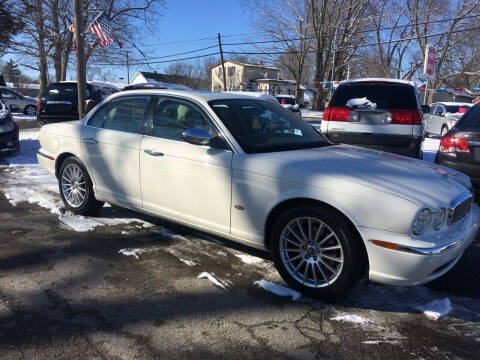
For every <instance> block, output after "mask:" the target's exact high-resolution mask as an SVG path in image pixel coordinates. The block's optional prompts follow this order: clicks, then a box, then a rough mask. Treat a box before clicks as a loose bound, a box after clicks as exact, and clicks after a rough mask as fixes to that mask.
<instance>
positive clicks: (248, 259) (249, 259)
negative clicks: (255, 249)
mask: <svg viewBox="0 0 480 360" xmlns="http://www.w3.org/2000/svg"><path fill="white" fill-rule="evenodd" d="M234 255H235V256H236V257H237V258H239V259H240V260H242V261H243V262H244V263H245V264H247V265H255V264H261V263H262V262H263V259H261V258H259V257H256V256H253V255H248V254H234Z"/></svg>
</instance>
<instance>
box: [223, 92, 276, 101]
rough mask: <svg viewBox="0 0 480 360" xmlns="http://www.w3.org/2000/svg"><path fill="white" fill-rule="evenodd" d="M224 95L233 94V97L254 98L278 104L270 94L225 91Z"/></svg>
mask: <svg viewBox="0 0 480 360" xmlns="http://www.w3.org/2000/svg"><path fill="white" fill-rule="evenodd" d="M225 93H227V94H233V95H242V96H252V97H256V98H260V99H264V100H270V101H273V102H278V101H277V99H276V98H275V96H273V95H270V94H265V93H262V92H257V91H226V92H225Z"/></svg>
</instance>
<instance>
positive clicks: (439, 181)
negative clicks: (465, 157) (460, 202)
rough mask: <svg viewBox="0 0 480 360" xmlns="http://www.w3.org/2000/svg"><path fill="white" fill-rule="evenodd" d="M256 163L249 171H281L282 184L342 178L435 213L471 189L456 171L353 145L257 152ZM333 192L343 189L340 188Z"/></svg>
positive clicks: (322, 182) (316, 182) (466, 179)
mask: <svg viewBox="0 0 480 360" xmlns="http://www.w3.org/2000/svg"><path fill="white" fill-rule="evenodd" d="M252 160H253V162H254V163H252V164H249V165H248V168H255V169H265V171H266V173H265V174H266V175H267V174H272V173H274V174H275V173H277V174H279V175H278V177H279V178H281V179H282V180H286V181H293V182H297V183H305V184H308V185H310V186H321V184H332V183H333V184H334V183H335V180H334V178H337V179H342V180H343V181H347V182H352V183H357V184H360V185H363V186H367V187H370V188H373V189H377V190H379V191H383V192H387V193H390V194H393V195H396V196H400V197H402V198H404V199H407V200H410V201H412V202H415V203H417V204H418V205H420V206H427V207H430V208H432V209H437V208H439V207H440V206H445V205H449V204H450V202H451V201H452V200H453V199H454V198H455V197H457V196H458V195H460V194H461V193H462V192H464V191H466V189H467V188H469V187H470V186H471V183H470V180H469V178H468V177H467V176H466V175H463V174H461V173H459V172H457V171H454V170H451V169H447V168H444V167H441V166H437V165H436V164H431V163H427V162H424V161H422V160H417V159H412V158H407V157H404V156H399V155H395V154H390V153H386V152H381V151H376V150H371V149H365V148H360V147H356V146H348V145H335V146H327V147H323V148H315V149H305V150H296V151H283V152H274V153H265V154H255V155H253V158H252ZM249 162H250V161H249ZM257 162H258V163H257ZM251 166H252V167H251ZM327 179H328V181H327ZM323 180H325V181H323ZM332 180H333V181H332ZM329 186H330V185H329ZM332 190H334V191H337V192H338V191H340V192H341V191H342V189H341V188H335V189H332Z"/></svg>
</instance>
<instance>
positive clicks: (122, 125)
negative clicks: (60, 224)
mask: <svg viewBox="0 0 480 360" xmlns="http://www.w3.org/2000/svg"><path fill="white" fill-rule="evenodd" d="M149 101H150V96H149V95H130V96H124V97H118V98H115V99H112V100H111V101H110V102H108V103H107V104H106V105H104V106H102V107H101V108H100V109H99V110H97V112H96V113H95V114H94V115H93V116H92V117H90V119H89V121H88V124H87V126H85V127H84V129H83V131H82V146H83V153H84V158H85V160H86V162H87V168H88V169H89V171H90V174H91V176H92V178H93V181H94V183H95V190H96V192H98V193H99V194H101V195H103V197H106V198H108V199H112V200H113V201H114V202H115V203H117V204H125V205H134V206H136V207H141V206H142V195H141V189H140V160H139V149H140V143H141V141H142V137H143V134H142V133H143V121H144V116H145V114H146V112H147V108H148V104H149Z"/></svg>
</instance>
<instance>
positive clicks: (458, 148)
mask: <svg viewBox="0 0 480 360" xmlns="http://www.w3.org/2000/svg"><path fill="white" fill-rule="evenodd" d="M435 162H436V163H437V164H440V165H443V166H447V167H449V168H452V169H455V170H458V171H461V172H462V173H464V174H466V175H468V176H469V177H470V180H471V182H472V184H473V186H474V187H475V188H476V190H477V192H478V191H479V190H480V104H477V105H474V106H473V107H472V108H471V109H470V110H468V112H466V113H465V114H464V115H463V116H462V117H461V118H460V120H458V121H457V122H456V124H455V125H454V126H453V128H451V129H450V130H449V131H448V132H447V133H446V134H445V135H444V136H443V137H442V140H441V141H440V146H439V148H438V151H437V155H436V157H435Z"/></svg>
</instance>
